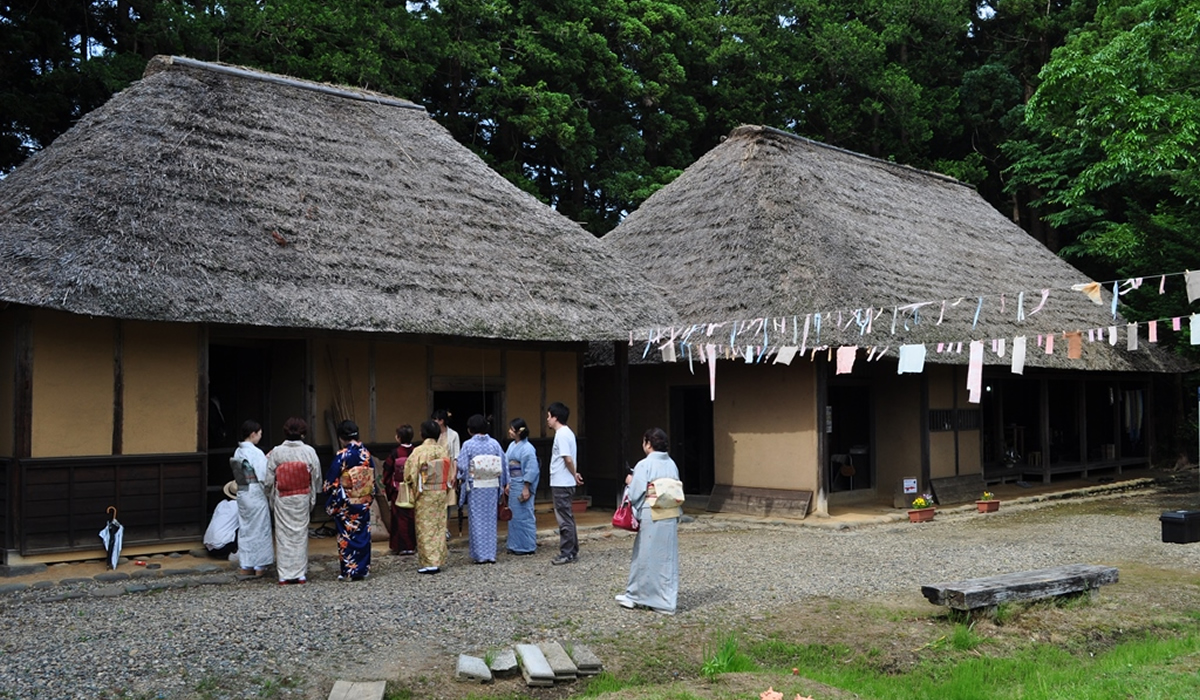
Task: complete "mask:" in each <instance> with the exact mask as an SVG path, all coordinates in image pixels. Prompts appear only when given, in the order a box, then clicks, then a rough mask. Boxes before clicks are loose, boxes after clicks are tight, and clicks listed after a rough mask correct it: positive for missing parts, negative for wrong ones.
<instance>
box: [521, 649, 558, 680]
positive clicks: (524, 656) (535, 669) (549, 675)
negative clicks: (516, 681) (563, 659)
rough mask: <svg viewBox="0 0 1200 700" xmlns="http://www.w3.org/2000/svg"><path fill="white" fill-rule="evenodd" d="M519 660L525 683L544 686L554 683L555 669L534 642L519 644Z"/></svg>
mask: <svg viewBox="0 0 1200 700" xmlns="http://www.w3.org/2000/svg"><path fill="white" fill-rule="evenodd" d="M517 661H518V662H519V663H520V665H521V675H522V676H524V677H525V685H528V686H530V687H539V686H541V687H544V686H550V685H554V669H553V668H551V667H550V662H548V661H546V655H545V654H543V653H542V650H541V649H538V648H537V646H535V645H533V644H518V645H517Z"/></svg>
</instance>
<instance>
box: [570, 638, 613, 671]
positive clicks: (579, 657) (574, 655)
mask: <svg viewBox="0 0 1200 700" xmlns="http://www.w3.org/2000/svg"><path fill="white" fill-rule="evenodd" d="M565 648H566V650H567V653H568V654H570V655H571V660H572V661H574V662H575V668H577V669H579V675H581V676H595V675H597V674H599V673H600V672H601V671H603V670H604V664H603V663H601V661H600V657H598V656H596V655H595V654H594V653H592V650H591V649H589V648H588V647H587V646H586V645H584V644H580V643H579V642H568V643H567V645H566V647H565Z"/></svg>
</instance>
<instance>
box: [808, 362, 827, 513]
mask: <svg viewBox="0 0 1200 700" xmlns="http://www.w3.org/2000/svg"><path fill="white" fill-rule="evenodd" d="M825 357H826V356H825V354H824V353H818V357H817V360H816V362H814V363H813V364H812V367H813V371H814V372H816V380H817V382H816V383H817V396H816V399H817V504H816V506H815V507H814V509H813V512H814V513H816V515H818V516H819V517H822V518H827V517H829V469H830V464H829V433H828V432H826V416H825V414H826V411H827V410H828V407H829V362H828V361H827V360H826V359H825Z"/></svg>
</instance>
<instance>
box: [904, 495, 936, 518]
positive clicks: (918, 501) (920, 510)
mask: <svg viewBox="0 0 1200 700" xmlns="http://www.w3.org/2000/svg"><path fill="white" fill-rule="evenodd" d="M935 512H936V509H935V508H934V507H933V494H928V493H926V494H923V495H920V496H917V497H916V498H914V499H913V502H912V510H910V511H908V520H909V522H913V523H923V522H925V521H926V520H933V514H934V513H935Z"/></svg>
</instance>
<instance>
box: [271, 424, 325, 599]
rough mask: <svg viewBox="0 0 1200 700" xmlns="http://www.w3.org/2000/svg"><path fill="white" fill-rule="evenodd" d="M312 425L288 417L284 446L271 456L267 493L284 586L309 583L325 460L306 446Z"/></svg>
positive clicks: (277, 572)
mask: <svg viewBox="0 0 1200 700" xmlns="http://www.w3.org/2000/svg"><path fill="white" fill-rule="evenodd" d="M307 432H308V423H307V422H305V420H304V419H303V418H288V419H287V422H286V423H284V424H283V436H284V437H285V438H287V439H286V440H284V441H283V444H281V445H279V446H278V447H276V448H275V449H273V450H271V453H270V454H268V455H267V480H266V485H267V490H268V491H269V492H270V493H271V507H272V509H273V510H274V511H275V555H276V557H277V558H278V561H277V562H276V563H275V573H276V574H277V575H278V576H279V583H280V584H292V583H304V582H306V581H307V580H308V525H309V520H310V518H311V516H312V508H313V505H314V504H315V503H316V502H317V491H319V490H320V488H321V476H322V474H321V461H320V460H319V459H317V452H316V450H314V449H313V448H312V447H311V446H309V445H306V444H304V435H305V434H306V433H307Z"/></svg>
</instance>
